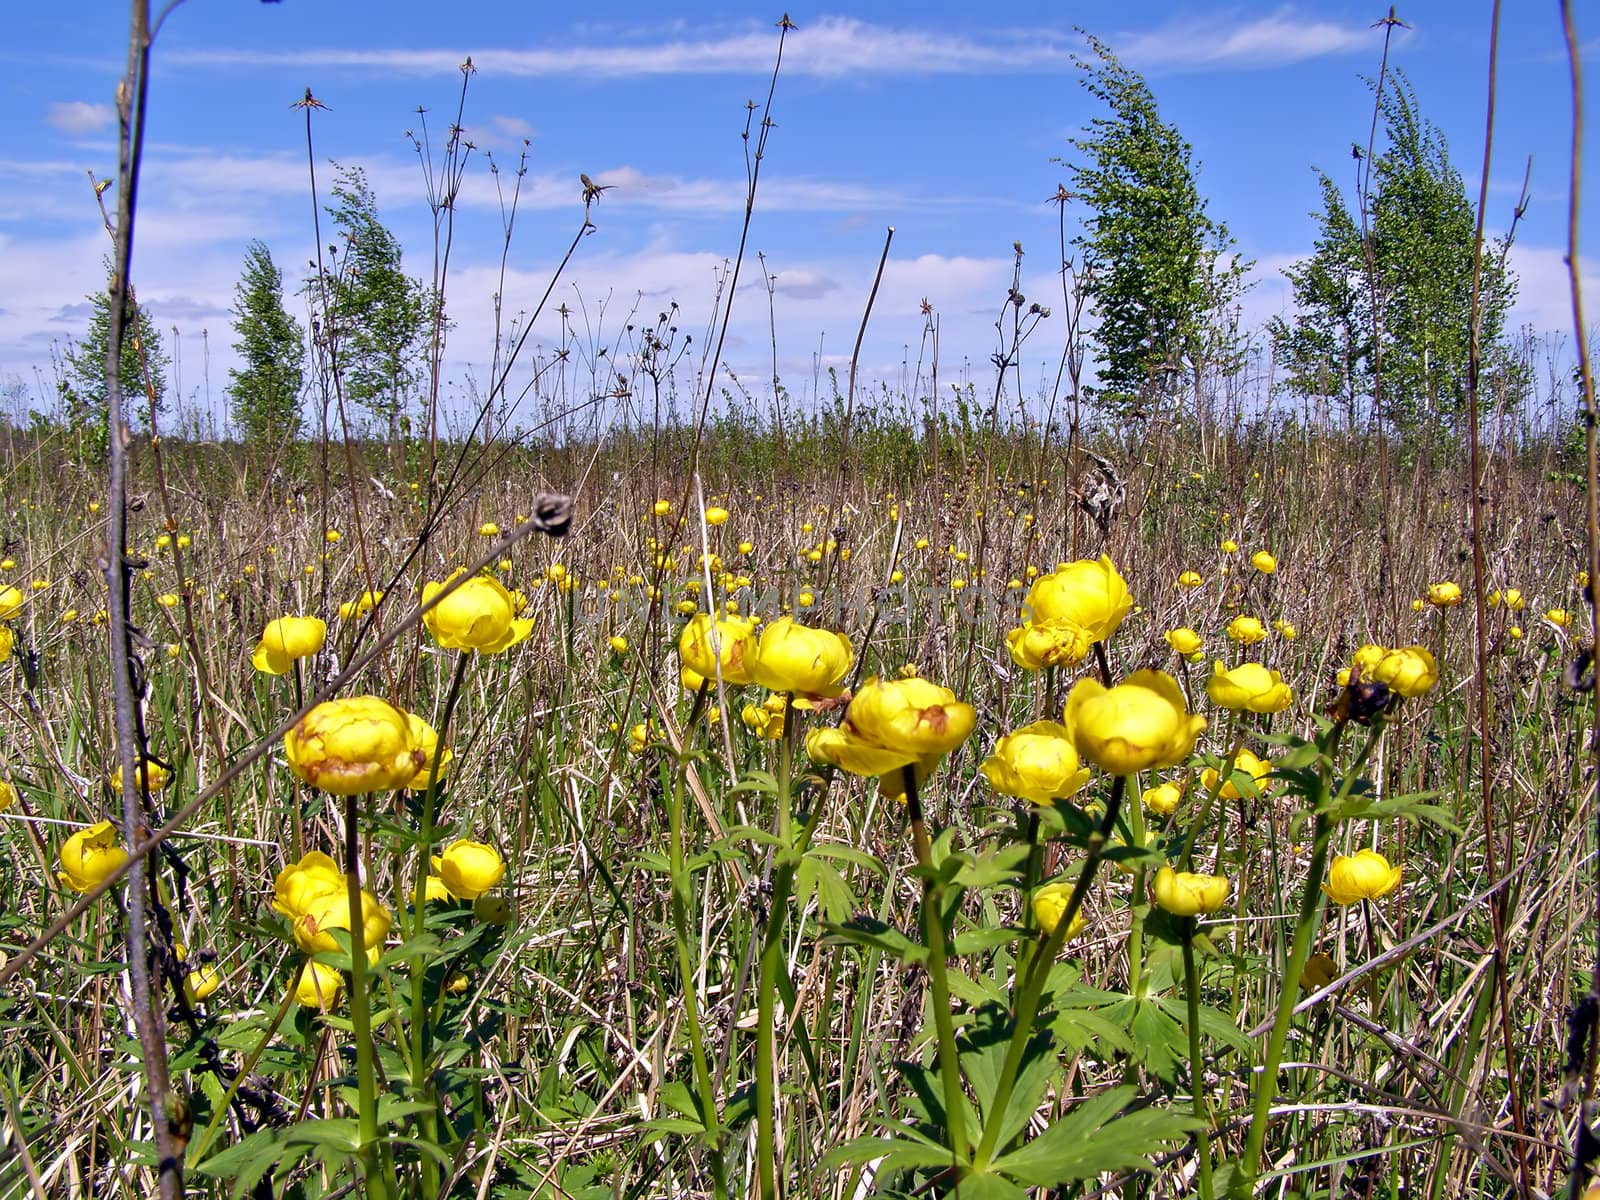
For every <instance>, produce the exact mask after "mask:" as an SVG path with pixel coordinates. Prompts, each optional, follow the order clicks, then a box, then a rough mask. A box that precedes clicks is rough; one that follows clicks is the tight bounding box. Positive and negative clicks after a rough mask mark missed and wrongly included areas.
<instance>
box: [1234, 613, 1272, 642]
mask: <svg viewBox="0 0 1600 1200" xmlns="http://www.w3.org/2000/svg"><path fill="white" fill-rule="evenodd" d="M1266 637H1267V628H1266V626H1265V625H1263V624H1262V623H1261V622H1260V621H1258V620H1257V619H1256V618H1255V617H1249V616H1246V615H1245V614H1244V613H1240V614H1239V615H1238V616H1237V617H1235V618H1234V619H1233V620H1231V621H1229V622H1228V640H1229V641H1232V642H1237V643H1239V645H1241V646H1254V645H1255V644H1256V643H1257V642H1261V641H1265V640H1266Z"/></svg>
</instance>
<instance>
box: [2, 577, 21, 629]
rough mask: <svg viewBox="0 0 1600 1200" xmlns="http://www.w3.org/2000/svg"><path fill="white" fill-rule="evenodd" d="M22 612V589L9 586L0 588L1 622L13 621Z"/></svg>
mask: <svg viewBox="0 0 1600 1200" xmlns="http://www.w3.org/2000/svg"><path fill="white" fill-rule="evenodd" d="M21 611H22V589H20V588H16V587H13V586H11V585H10V584H7V585H6V586H5V587H3V588H0V621H10V620H13V619H14V618H15V617H16V615H17V614H18V613H19V612H21Z"/></svg>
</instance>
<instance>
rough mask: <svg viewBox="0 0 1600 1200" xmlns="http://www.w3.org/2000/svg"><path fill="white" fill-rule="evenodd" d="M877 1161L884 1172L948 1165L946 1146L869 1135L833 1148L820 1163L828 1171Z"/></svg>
mask: <svg viewBox="0 0 1600 1200" xmlns="http://www.w3.org/2000/svg"><path fill="white" fill-rule="evenodd" d="M908 1133H909V1131H908ZM879 1159H882V1160H883V1161H882V1163H881V1164H880V1170H882V1171H884V1172H890V1171H899V1170H904V1169H906V1168H908V1167H913V1168H914V1167H921V1168H924V1169H938V1168H940V1167H948V1166H949V1165H950V1163H951V1157H950V1148H949V1147H948V1146H937V1145H935V1144H934V1143H932V1142H928V1141H924V1140H922V1139H920V1138H919V1139H916V1140H912V1138H910V1137H909V1136H908V1137H874V1136H870V1135H869V1136H865V1137H858V1138H855V1139H853V1140H851V1141H848V1142H846V1143H845V1144H844V1145H842V1146H835V1147H834V1148H833V1149H832V1150H830V1151H828V1153H827V1154H826V1155H824V1156H823V1159H822V1163H823V1165H824V1166H827V1167H839V1166H844V1165H845V1164H846V1163H857V1164H859V1163H869V1162H876V1161H878V1160H879ZM963 1186H965V1185H963Z"/></svg>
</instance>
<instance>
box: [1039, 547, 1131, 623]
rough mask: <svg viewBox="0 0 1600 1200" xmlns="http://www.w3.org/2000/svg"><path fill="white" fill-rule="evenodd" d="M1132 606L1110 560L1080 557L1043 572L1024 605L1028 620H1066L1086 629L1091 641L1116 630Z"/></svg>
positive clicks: (1104, 557) (1121, 580)
mask: <svg viewBox="0 0 1600 1200" xmlns="http://www.w3.org/2000/svg"><path fill="white" fill-rule="evenodd" d="M1132 607H1133V597H1132V596H1131V595H1130V594H1129V593H1128V585H1127V584H1126V583H1124V582H1123V579H1122V576H1121V575H1119V574H1118V573H1117V568H1116V567H1115V566H1113V565H1112V562H1111V559H1110V558H1109V557H1107V556H1105V555H1102V556H1101V557H1100V560H1099V561H1098V562H1096V561H1093V560H1090V559H1080V560H1079V561H1077V562H1074V563H1067V564H1066V565H1065V566H1062V567H1060V568H1058V569H1057V570H1055V571H1052V572H1051V573H1050V574H1048V575H1041V576H1039V578H1038V579H1036V580H1034V581H1033V586H1032V587H1031V588H1029V589H1028V599H1027V601H1026V602H1025V604H1024V605H1023V612H1024V615H1025V616H1026V617H1027V619H1028V620H1029V621H1030V622H1032V623H1035V624H1038V625H1049V624H1053V623H1055V622H1064V623H1066V624H1070V625H1076V626H1078V627H1080V628H1082V629H1083V630H1085V631H1086V632H1087V633H1088V635H1089V640H1090V641H1091V642H1101V641H1104V640H1105V639H1106V638H1108V637H1110V636H1111V635H1112V634H1113V633H1115V632H1116V631H1117V626H1119V625H1121V624H1122V618H1123V617H1125V616H1127V615H1128V610H1129V609H1130V608H1132Z"/></svg>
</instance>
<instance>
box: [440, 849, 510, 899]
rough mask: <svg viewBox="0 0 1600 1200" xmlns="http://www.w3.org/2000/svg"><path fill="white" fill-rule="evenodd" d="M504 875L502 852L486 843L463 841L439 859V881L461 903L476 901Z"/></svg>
mask: <svg viewBox="0 0 1600 1200" xmlns="http://www.w3.org/2000/svg"><path fill="white" fill-rule="evenodd" d="M505 873H506V864H505V861H504V860H503V859H502V858H501V857H500V852H499V851H498V850H496V849H495V848H494V847H493V846H489V845H485V844H484V843H483V842H471V841H468V840H467V839H465V838H461V839H458V840H457V841H454V842H451V843H450V844H449V845H448V846H446V847H445V848H444V852H443V853H442V854H441V855H440V856H439V878H440V879H443V880H444V885H445V887H447V888H449V889H450V894H451V895H452V896H455V897H457V898H458V899H461V900H476V899H477V898H478V897H479V896H481V895H483V893H485V892H487V891H488V890H489V889H490V888H492V887H494V885H495V884H497V883H499V882H500V880H502V879H503V878H505Z"/></svg>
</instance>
